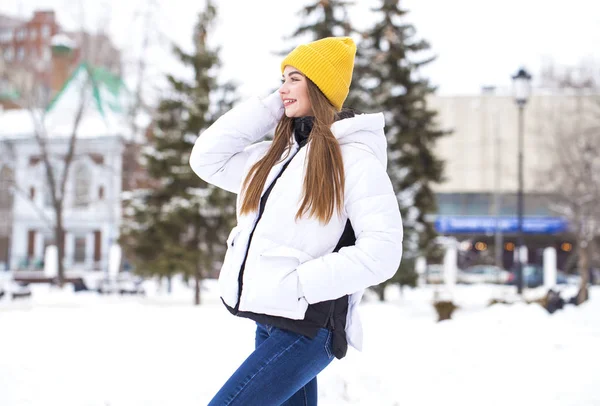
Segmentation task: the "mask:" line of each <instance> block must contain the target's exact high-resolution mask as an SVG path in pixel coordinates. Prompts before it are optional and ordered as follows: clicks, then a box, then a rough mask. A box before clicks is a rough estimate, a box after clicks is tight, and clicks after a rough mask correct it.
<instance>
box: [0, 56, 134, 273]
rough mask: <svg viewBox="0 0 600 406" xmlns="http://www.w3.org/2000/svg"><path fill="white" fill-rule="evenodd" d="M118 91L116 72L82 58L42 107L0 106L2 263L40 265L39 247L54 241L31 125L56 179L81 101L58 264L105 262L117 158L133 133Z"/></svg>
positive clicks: (116, 191)
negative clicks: (1, 109) (61, 261)
mask: <svg viewBox="0 0 600 406" xmlns="http://www.w3.org/2000/svg"><path fill="white" fill-rule="evenodd" d="M124 97H125V91H124V85H123V83H122V81H121V80H120V79H119V78H117V77H115V76H113V75H112V74H110V73H109V72H107V71H105V70H103V69H101V68H93V67H89V66H87V65H86V64H81V65H80V66H79V67H78V68H77V69H76V70H75V72H74V73H73V75H72V76H71V78H70V79H69V80H68V81H67V83H66V84H65V86H64V88H63V90H62V91H61V92H60V93H59V94H58V95H57V97H56V98H55V100H54V101H53V102H52V103H51V105H50V107H49V109H48V110H47V112H46V113H45V114H41V113H40V112H39V111H33V112H32V111H28V110H10V111H5V112H0V214H1V215H2V217H3V218H2V221H0V251H1V250H2V249H3V248H4V251H5V252H0V267H1V265H2V262H9V265H10V268H11V269H13V270H24V269H28V270H41V264H42V261H43V258H44V252H45V247H46V246H48V245H51V244H54V243H55V239H54V231H53V226H54V222H55V215H54V210H53V208H52V199H51V195H50V192H49V187H48V185H49V182H48V180H47V172H46V169H45V168H46V167H45V164H44V155H45V154H44V153H43V151H42V149H41V148H40V142H39V141H38V139H37V138H36V131H37V134H39V135H40V136H41V137H43V139H45V140H46V145H47V147H46V150H47V153H46V155H47V156H48V157H49V160H50V163H51V165H52V167H53V168H54V172H55V173H57V174H58V176H57V178H58V179H62V173H63V171H64V166H65V157H66V155H67V152H68V150H69V144H70V140H71V135H72V134H73V128H74V124H75V122H76V120H75V117H76V116H77V113H78V111H79V108H80V107H81V106H84V107H83V110H82V112H83V114H82V116H81V120H80V121H79V125H78V126H77V130H76V131H75V133H76V141H75V153H74V157H73V161H72V163H71V167H70V170H69V173H68V176H67V177H66V183H65V196H64V209H63V219H64V229H65V231H66V233H65V235H64V242H65V257H64V263H65V266H66V269H67V270H104V269H105V268H106V266H107V263H108V253H109V248H110V245H111V244H112V243H113V242H114V241H115V240H116V238H118V235H119V227H120V224H121V188H122V186H121V183H122V168H123V163H122V157H123V150H124V142H125V140H126V139H127V138H128V137H129V136H130V134H131V130H130V126H129V125H128V124H127V119H126V114H125V109H124V108H123V107H124V106H125V101H124ZM32 113H33V114H32ZM42 116H43V117H44V118H43V119H42V118H41V117H42ZM34 117H35V119H34ZM36 123H37V124H36ZM41 123H43V124H41ZM36 128H37V130H36ZM44 134H45V135H44ZM10 178H12V179H14V184H13V185H12V187H11V182H10ZM2 179H4V181H2ZM11 193H12V195H11ZM3 208H4V210H3ZM3 226H4V229H5V230H4V231H5V236H4V239H2V227H3ZM7 229H10V231H9V232H7ZM6 234H8V235H9V236H10V237H8V235H6ZM3 241H4V243H2V242H3Z"/></svg>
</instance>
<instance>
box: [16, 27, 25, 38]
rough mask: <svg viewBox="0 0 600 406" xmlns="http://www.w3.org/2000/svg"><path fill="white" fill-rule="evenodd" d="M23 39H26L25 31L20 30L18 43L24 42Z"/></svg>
mask: <svg viewBox="0 0 600 406" xmlns="http://www.w3.org/2000/svg"><path fill="white" fill-rule="evenodd" d="M23 39H25V30H24V29H22V30H18V31H17V41H22V40H23Z"/></svg>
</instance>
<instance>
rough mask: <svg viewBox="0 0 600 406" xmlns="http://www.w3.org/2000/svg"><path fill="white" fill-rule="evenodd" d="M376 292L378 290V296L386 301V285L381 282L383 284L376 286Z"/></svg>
mask: <svg viewBox="0 0 600 406" xmlns="http://www.w3.org/2000/svg"><path fill="white" fill-rule="evenodd" d="M375 292H377V296H378V297H379V300H380V301H382V302H385V285H384V284H381V285H377V286H375Z"/></svg>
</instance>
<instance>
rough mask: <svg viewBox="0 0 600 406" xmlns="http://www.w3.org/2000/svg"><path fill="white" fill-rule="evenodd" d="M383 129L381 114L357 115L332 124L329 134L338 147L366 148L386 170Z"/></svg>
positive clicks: (385, 147) (385, 145) (385, 143)
mask: <svg viewBox="0 0 600 406" xmlns="http://www.w3.org/2000/svg"><path fill="white" fill-rule="evenodd" d="M384 127H385V119H384V117H383V113H374V114H357V115H356V116H354V117H349V118H345V119H343V120H339V121H336V122H335V123H333V125H332V126H331V132H332V133H333V135H334V136H335V138H337V140H338V141H339V143H340V145H345V144H360V145H362V146H365V147H367V148H368V149H369V150H370V151H371V152H372V153H373V155H375V156H376V157H377V159H378V160H379V162H381V164H382V165H383V167H384V168H387V139H386V138H385V133H384V131H383V129H384Z"/></svg>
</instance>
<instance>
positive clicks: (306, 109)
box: [279, 66, 312, 117]
mask: <svg viewBox="0 0 600 406" xmlns="http://www.w3.org/2000/svg"><path fill="white" fill-rule="evenodd" d="M281 81H282V84H281V87H280V88H279V95H280V96H281V100H282V101H283V106H284V107H285V115H286V116H288V117H304V116H310V115H311V112H312V107H311V105H310V100H309V99H308V85H307V82H306V76H304V75H303V74H302V73H300V71H299V70H298V69H296V68H294V67H293V66H286V67H285V69H284V70H283V76H282V78H281Z"/></svg>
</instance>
